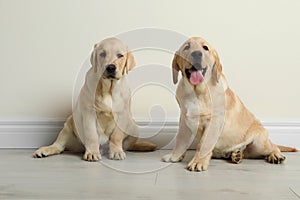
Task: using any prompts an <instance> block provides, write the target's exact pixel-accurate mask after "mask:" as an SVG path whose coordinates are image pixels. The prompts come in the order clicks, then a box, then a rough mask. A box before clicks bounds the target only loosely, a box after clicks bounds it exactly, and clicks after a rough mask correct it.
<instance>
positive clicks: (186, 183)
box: [0, 149, 300, 200]
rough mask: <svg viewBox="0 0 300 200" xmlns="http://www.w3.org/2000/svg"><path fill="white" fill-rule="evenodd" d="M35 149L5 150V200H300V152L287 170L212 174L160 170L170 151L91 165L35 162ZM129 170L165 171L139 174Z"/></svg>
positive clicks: (0, 183)
mask: <svg viewBox="0 0 300 200" xmlns="http://www.w3.org/2000/svg"><path fill="white" fill-rule="evenodd" d="M32 152H33V150H20V149H19V150H0V158H1V159H0V199H1V200H2V199H120V200H124V199H130V200H134V199H142V200H148V199H163V200H166V199H172V200H175V199H181V200H182V199H207V200H211V199H218V200H219V199H222V200H224V199H231V200H234V199H243V200H244V199H255V200H258V199H264V200H274V199H280V200H282V199H300V197H299V195H300V153H289V154H285V155H286V156H287V160H286V163H285V164H283V165H271V164H268V163H266V162H264V161H263V160H244V161H243V162H242V163H241V164H238V165H235V164H231V163H228V162H227V161H224V160H212V162H211V164H210V167H209V170H208V171H206V172H202V173H195V172H194V173H192V172H188V171H187V170H186V169H185V166H186V165H187V162H188V161H189V160H190V159H191V157H192V155H193V152H192V151H190V152H188V154H187V156H186V158H185V159H184V160H183V162H182V163H175V164H171V165H168V166H165V165H161V162H160V157H161V156H162V155H164V154H165V153H167V152H168V151H156V152H153V153H127V158H126V160H125V161H110V160H107V159H106V158H105V157H104V158H103V161H102V162H103V163H101V162H96V163H89V162H85V161H83V160H81V155H78V154H70V153H64V154H62V155H58V156H53V157H49V158H44V159H34V158H31V154H32ZM108 166H113V167H114V168H118V169H121V170H123V171H125V170H126V169H128V170H129V171H134V170H136V171H137V172H142V169H146V170H148V171H149V170H153V169H155V167H156V168H160V167H162V169H160V170H157V171H154V172H148V173H140V174H132V173H126V172H120V171H117V170H114V169H112V168H110V167H108Z"/></svg>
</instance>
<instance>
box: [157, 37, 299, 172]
mask: <svg viewBox="0 0 300 200" xmlns="http://www.w3.org/2000/svg"><path fill="white" fill-rule="evenodd" d="M172 69H173V82H174V84H176V83H177V82H178V73H179V71H181V73H182V79H181V80H180V82H179V85H178V88H177V91H176V99H177V101H178V104H179V107H180V110H181V114H180V123H179V130H178V134H177V136H176V144H175V147H174V149H173V151H172V152H171V153H170V154H167V155H165V156H164V157H163V158H162V160H163V161H165V162H180V161H181V160H182V159H183V158H184V155H185V152H186V150H187V148H188V146H189V144H190V141H191V139H192V136H195V139H197V142H198V145H197V149H196V152H195V155H194V157H193V159H192V160H191V161H190V162H189V164H188V167H187V169H188V170H190V171H203V170H207V168H208V165H209V162H210V159H211V158H212V157H215V158H229V159H231V160H232V162H233V163H239V162H241V160H242V158H264V157H266V159H267V161H268V162H270V163H275V164H279V163H282V162H283V161H284V160H285V157H284V156H283V155H282V153H281V150H282V151H296V149H294V148H290V147H284V146H277V145H275V144H273V143H272V142H271V141H270V139H269V138H268V132H267V131H266V129H265V128H264V127H263V126H262V124H261V122H260V121H259V120H258V119H256V118H255V116H254V115H253V114H252V113H251V112H250V111H249V110H248V109H247V108H246V107H245V106H244V104H243V103H242V102H241V100H240V99H239V98H238V96H236V95H235V93H234V92H233V91H232V90H231V89H230V88H229V86H228V83H227V81H226V78H225V76H224V74H223V73H222V65H221V62H220V59H219V56H218V54H217V51H216V50H215V49H214V48H213V47H212V46H211V45H209V44H208V42H207V41H205V40H204V39H202V38H200V37H193V38H190V39H188V40H187V41H186V42H185V43H184V44H183V45H182V46H181V47H180V49H179V50H178V51H177V52H176V54H175V56H174V58H173V62H172Z"/></svg>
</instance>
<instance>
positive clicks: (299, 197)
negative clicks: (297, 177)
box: [289, 187, 300, 199]
mask: <svg viewBox="0 0 300 200" xmlns="http://www.w3.org/2000/svg"><path fill="white" fill-rule="evenodd" d="M289 189H290V191H291V192H292V193H293V194H294V195H295V196H296V197H297V198H298V199H300V196H299V195H298V194H297V192H295V191H294V190H293V189H292V188H291V187H289Z"/></svg>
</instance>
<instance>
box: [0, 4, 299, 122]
mask: <svg viewBox="0 0 300 200" xmlns="http://www.w3.org/2000/svg"><path fill="white" fill-rule="evenodd" d="M299 10H300V1H298V0H289V1H284V0H278V1H273V0H265V1H259V0H253V1H239V0H227V1H214V0H213V1H207V0H205V1H199V0H193V1H174V0H166V1H161V0H152V1H142V0H136V1H134V0H128V1H114V0H112V1H107V0H105V1H99V0H97V1H96V0H94V1H92V0H89V1H79V0H69V1H67V0H63V1H61V0H51V1H50V0H47V1H40V0H26V1H22V0H7V1H4V0H0V27H1V31H0V44H1V45H0V91H1V101H0V119H37V118H64V117H66V116H67V115H68V114H69V113H70V112H71V104H72V90H73V84H74V81H75V79H76V76H77V72H78V71H79V69H80V67H81V65H82V63H83V62H84V60H85V59H86V58H87V56H88V54H89V52H90V50H91V48H92V45H93V44H94V43H95V42H97V41H99V40H101V39H103V38H105V37H108V36H112V35H115V34H118V33H120V32H124V31H127V30H132V29H135V28H140V27H158V28H166V29H170V30H175V31H178V32H181V33H183V34H185V35H189V36H197V35H201V36H203V37H204V38H206V39H207V40H208V41H209V42H210V43H211V44H212V45H213V46H215V48H216V49H218V51H219V55H220V57H221V60H222V63H223V67H224V71H225V74H226V76H227V78H228V80H229V82H230V84H231V87H232V88H233V90H234V91H236V93H237V94H238V95H239V96H240V97H241V98H242V100H243V101H244V102H245V104H246V105H247V106H248V107H249V108H250V109H251V110H252V111H253V112H254V113H255V114H256V115H257V116H258V117H259V118H262V119H270V120H291V119H292V120H299V119H300V108H299V103H298V102H299V100H300V89H299V86H300V78H299V76H300V59H299V58H300V57H299V55H300V39H299V36H300V20H299V19H300V13H299ZM151 55H153V57H151ZM136 57H137V62H138V64H145V63H147V62H148V61H149V62H159V63H161V64H164V65H170V62H171V58H172V56H171V55H169V54H168V55H159V53H157V52H154V53H153V52H151V51H145V52H144V54H143V53H141V52H137V53H136ZM154 74H155V73H154ZM147 75H149V76H150V75H151V74H147ZM141 78H142V77H141ZM166 79H169V81H170V82H171V75H170V76H168V77H166ZM159 90H161V88H155V87H152V88H151V87H148V88H145V89H144V91H141V93H137V94H136V96H135V99H134V100H133V102H134V105H133V111H134V115H135V116H136V117H139V118H146V117H148V111H149V109H150V108H151V107H152V106H153V105H156V104H161V105H163V106H162V107H163V108H164V109H165V110H166V112H167V113H168V114H167V117H170V118H173V117H177V116H178V107H177V104H176V101H175V100H174V97H173V96H172V95H171V94H167V93H164V92H162V94H164V95H161V96H159V97H160V98H156V99H154V100H153V99H152V100H151V98H150V97H151V96H153V94H156V93H157V91H159ZM150 95H151V96H150ZM155 100H156V101H155ZM141 101H143V102H144V103H143V104H141V103H139V104H138V102H141ZM135 102H137V103H135ZM155 112H156V111H155V108H154V109H153V113H152V114H153V116H154V117H155Z"/></svg>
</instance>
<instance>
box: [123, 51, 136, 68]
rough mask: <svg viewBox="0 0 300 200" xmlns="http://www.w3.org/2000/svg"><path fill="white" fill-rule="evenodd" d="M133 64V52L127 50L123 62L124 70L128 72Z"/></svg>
mask: <svg viewBox="0 0 300 200" xmlns="http://www.w3.org/2000/svg"><path fill="white" fill-rule="evenodd" d="M134 66H135V60H134V57H133V54H132V53H131V52H130V51H128V53H127V58H126V64H125V71H126V73H128V72H129V71H130V70H132V69H133V68H134Z"/></svg>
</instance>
